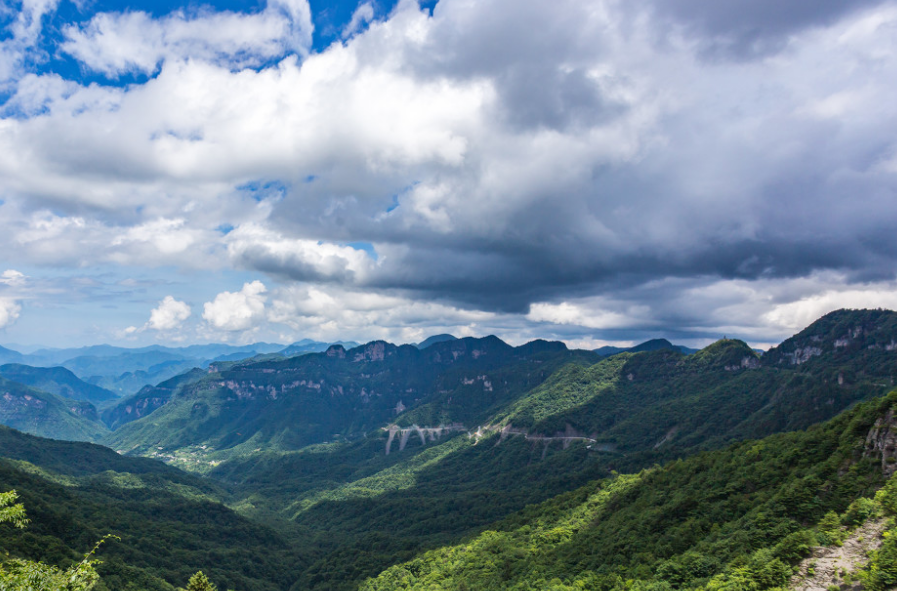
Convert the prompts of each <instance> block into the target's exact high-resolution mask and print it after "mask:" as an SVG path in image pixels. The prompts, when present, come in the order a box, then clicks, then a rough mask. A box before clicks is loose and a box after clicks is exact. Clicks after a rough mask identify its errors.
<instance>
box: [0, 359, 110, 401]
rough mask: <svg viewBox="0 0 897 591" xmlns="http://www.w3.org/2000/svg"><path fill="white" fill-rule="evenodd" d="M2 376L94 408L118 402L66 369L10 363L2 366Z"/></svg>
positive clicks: (0, 373)
mask: <svg viewBox="0 0 897 591" xmlns="http://www.w3.org/2000/svg"><path fill="white" fill-rule="evenodd" d="M0 376H3V377H4V378H6V379H8V380H11V381H13V382H18V383H20V384H24V385H26V386H31V387H32V388H36V389H38V390H43V391H44V392H50V393H51V394H56V395H57V396H61V397H63V398H71V399H72V400H84V401H86V402H90V403H91V404H93V405H94V406H100V405H103V404H107V403H110V402H112V401H114V400H118V396H116V395H115V394H114V393H113V392H110V391H109V390H106V389H104V388H100V387H99V386H95V385H93V384H88V383H87V382H85V381H83V380H81V379H79V378H78V376H76V375H75V374H74V373H72V372H71V371H69V370H68V369H66V368H64V367H31V366H30V365H23V364H20V363H8V364H6V365H2V366H0Z"/></svg>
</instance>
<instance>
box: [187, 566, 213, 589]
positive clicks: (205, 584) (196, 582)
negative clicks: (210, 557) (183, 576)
mask: <svg viewBox="0 0 897 591" xmlns="http://www.w3.org/2000/svg"><path fill="white" fill-rule="evenodd" d="M187 591H218V587H216V586H215V585H213V584H212V581H210V580H209V578H208V577H206V576H205V575H204V574H203V572H202V571H198V572H197V573H196V574H195V575H193V576H192V577H190V581H189V582H188V583H187Z"/></svg>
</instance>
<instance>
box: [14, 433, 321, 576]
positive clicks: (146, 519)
mask: <svg viewBox="0 0 897 591" xmlns="http://www.w3.org/2000/svg"><path fill="white" fill-rule="evenodd" d="M23 458H30V459H31V461H25V460H24V459H23ZM11 489H14V490H16V491H17V493H18V494H19V500H20V501H21V502H23V503H24V505H25V507H26V510H27V512H28V517H29V518H30V519H31V523H30V524H29V527H28V528H27V529H25V530H12V529H9V528H6V529H4V530H3V535H2V537H0V539H2V541H0V548H2V549H3V550H6V551H8V552H10V553H11V554H12V555H13V556H22V557H26V558H28V559H32V560H42V561H45V562H48V563H51V564H59V565H62V566H66V565H67V564H69V563H71V561H73V560H79V559H80V557H81V556H83V554H84V552H86V551H87V550H89V549H90V548H91V547H92V546H93V544H94V543H95V542H96V541H97V540H99V539H100V538H101V537H102V536H104V535H106V534H110V533H111V534H114V535H116V536H119V537H120V538H121V539H120V540H111V541H109V542H107V543H106V544H104V546H103V547H102V549H101V553H100V558H101V559H102V563H101V564H100V565H99V567H98V571H99V572H100V574H101V576H102V581H103V583H102V584H101V586H100V589H101V590H102V591H106V590H108V591H132V590H133V591H157V590H158V591H174V587H177V586H183V585H185V584H186V582H187V580H188V579H189V577H190V576H191V575H192V574H193V573H195V572H196V571H197V570H200V569H201V570H203V571H204V572H205V573H206V574H207V575H209V577H210V578H211V579H212V581H213V582H215V583H216V584H217V585H219V588H221V589H228V588H230V589H241V590H247V591H252V590H255V591H274V590H282V589H288V588H289V587H290V585H291V584H292V581H293V580H294V579H295V578H296V577H297V576H298V572H299V571H300V570H301V568H302V566H303V563H302V561H301V558H300V557H299V556H298V555H297V553H296V551H295V550H294V549H293V547H292V546H291V544H290V543H289V541H288V540H287V539H285V538H284V537H283V536H282V535H281V534H279V533H276V532H274V531H273V530H271V529H269V528H266V527H264V526H260V525H258V524H255V523H252V522H250V521H248V520H246V519H244V518H242V517H240V516H238V515H237V514H236V513H234V512H233V511H231V510H230V509H228V508H227V507H225V506H224V505H222V504H221V503H220V502H219V501H220V500H223V499H225V498H226V493H225V492H224V491H223V489H221V488H220V487H217V486H216V485H214V484H213V483H211V482H209V481H208V480H204V479H201V478H197V477H195V476H191V475H188V474H186V473H183V472H181V471H179V470H177V469H175V468H171V467H169V466H166V465H164V464H162V463H160V462H156V461H153V460H148V459H145V458H126V457H122V456H118V455H117V454H115V453H114V452H112V451H111V450H108V449H106V448H103V447H100V446H96V445H90V444H82V443H71V442H60V441H51V440H46V439H42V438H37V437H32V436H28V435H24V434H22V433H18V432H16V431H13V430H11V429H7V428H0V491H7V490H11ZM0 527H2V526H0Z"/></svg>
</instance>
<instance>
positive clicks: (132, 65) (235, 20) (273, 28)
mask: <svg viewBox="0 0 897 591" xmlns="http://www.w3.org/2000/svg"><path fill="white" fill-rule="evenodd" d="M310 15H311V12H310V9H309V7H308V3H307V2H306V1H305V0H289V1H272V2H269V4H268V6H267V8H266V9H265V10H263V11H261V12H259V13H256V14H241V13H233V12H209V11H203V12H200V13H199V14H195V15H193V14H190V15H188V14H186V13H185V12H183V11H177V12H174V13H172V14H170V15H168V16H166V17H164V18H161V19H154V18H153V17H152V16H150V15H149V14H147V13H145V12H118V13H108V12H104V13H99V14H97V15H95V16H94V17H93V18H92V19H91V20H90V21H89V22H88V23H87V24H85V25H83V26H79V25H69V26H67V27H65V28H64V29H63V35H64V36H65V42H64V43H63V44H62V46H61V49H62V50H63V51H65V52H66V53H68V54H70V55H71V56H72V57H74V58H75V59H77V60H78V61H80V62H81V63H82V64H84V65H85V66H87V67H89V68H91V69H92V70H94V71H97V72H101V73H103V74H106V75H107V76H118V75H121V74H124V73H128V72H139V73H144V74H152V73H154V72H155V71H156V69H157V67H158V66H159V64H160V63H162V62H163V61H165V60H186V59H198V60H203V61H208V62H213V63H220V64H222V65H224V66H226V67H229V68H235V69H239V68H243V67H247V66H257V65H260V64H262V63H264V62H265V61H267V60H270V59H273V58H278V57H282V56H283V55H285V54H287V53H291V52H299V53H302V54H305V53H307V52H308V48H309V47H310V45H311V33H312V24H311V17H310Z"/></svg>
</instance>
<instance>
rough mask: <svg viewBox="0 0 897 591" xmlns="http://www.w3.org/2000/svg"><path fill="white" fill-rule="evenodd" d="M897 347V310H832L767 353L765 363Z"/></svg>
mask: <svg viewBox="0 0 897 591" xmlns="http://www.w3.org/2000/svg"><path fill="white" fill-rule="evenodd" d="M894 350H897V312H894V311H892V310H882V309H875V310H849V309H841V310H835V311H834V312H829V313H828V314H826V315H825V316H823V317H822V318H820V319H819V320H817V321H816V322H814V323H813V324H811V325H810V326H808V327H807V328H805V329H804V330H802V331H800V332H799V333H797V334H796V335H794V336H793V337H791V338H789V339H787V340H785V341H784V342H783V343H782V344H781V345H779V346H777V347H773V348H772V349H770V350H769V351H767V353H766V354H765V355H764V356H763V363H764V365H801V364H803V363H806V362H808V361H810V360H811V359H813V358H814V357H820V356H834V357H836V358H842V357H845V356H852V355H855V354H856V353H858V352H861V351H867V352H874V351H894Z"/></svg>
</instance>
